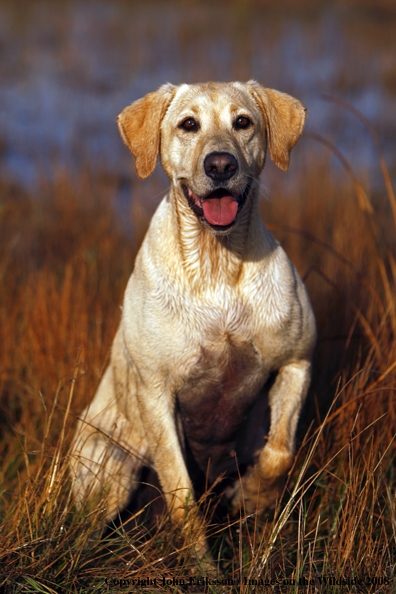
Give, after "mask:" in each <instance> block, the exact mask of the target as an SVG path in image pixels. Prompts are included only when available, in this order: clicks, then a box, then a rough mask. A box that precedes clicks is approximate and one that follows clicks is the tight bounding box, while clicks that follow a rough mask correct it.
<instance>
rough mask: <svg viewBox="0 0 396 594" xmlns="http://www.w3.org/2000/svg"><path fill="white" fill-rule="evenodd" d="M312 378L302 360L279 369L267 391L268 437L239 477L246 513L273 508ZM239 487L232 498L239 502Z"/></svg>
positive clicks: (304, 361)
mask: <svg viewBox="0 0 396 594" xmlns="http://www.w3.org/2000/svg"><path fill="white" fill-rule="evenodd" d="M310 379H311V364H310V362H309V361H306V360H301V361H297V362H294V363H291V364H289V365H285V366H284V367H282V368H281V369H280V370H279V373H278V375H277V378H276V380H275V383H274V385H273V386H272V388H271V390H270V393H269V405H270V409H271V426H270V432H269V436H268V441H267V443H266V445H265V447H264V448H263V449H262V450H261V452H260V453H259V457H258V461H257V463H256V464H255V466H254V468H253V470H252V472H251V473H250V474H249V475H248V476H247V477H246V478H245V479H244V480H243V481H242V489H243V499H244V503H245V507H246V511H247V512H248V513H253V512H255V511H263V510H265V509H268V508H273V507H274V506H275V503H276V499H277V497H278V496H279V495H280V494H281V491H282V485H283V478H284V476H285V475H286V473H287V472H288V470H289V469H290V467H291V465H292V463H293V456H294V448H295V436H296V429H297V423H298V419H299V416H300V412H301V408H302V406H303V404H304V401H305V397H306V395H307V391H308V387H309V383H310ZM241 502H242V498H241V492H240V491H239V492H238V493H237V494H236V495H235V497H234V500H233V503H234V505H238V504H241Z"/></svg>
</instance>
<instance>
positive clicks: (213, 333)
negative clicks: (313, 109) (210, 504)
mask: <svg viewBox="0 0 396 594" xmlns="http://www.w3.org/2000/svg"><path fill="white" fill-rule="evenodd" d="M240 113H241V114H245V115H246V114H248V116H249V118H251V120H252V124H253V125H252V126H251V128H250V129H249V130H247V131H246V130H245V131H244V132H243V134H242V133H241V132H240V131H239V130H236V129H235V126H234V124H233V122H234V121H235V117H237V116H238V114H240ZM187 116H188V117H194V118H195V119H196V120H197V121H199V122H200V127H199V130H198V132H196V133H186V132H185V131H183V129H181V128H180V121H182V120H183V118H185V117H187ZM304 120H305V109H304V108H303V107H302V105H301V104H300V103H299V102H298V101H297V100H296V99H293V98H292V97H290V96H288V95H285V94H283V93H279V92H277V91H274V90H269V89H264V88H263V87H261V86H260V85H259V84H258V83H256V82H255V81H250V82H249V83H246V84H242V83H229V84H225V83H208V84H202V85H181V86H179V87H174V86H172V85H164V86H163V87H161V88H160V89H159V90H158V91H156V92H155V93H150V94H149V95H147V96H146V97H145V98H143V99H139V100H138V101H136V102H135V103H133V104H132V105H131V106H129V107H127V108H126V109H125V110H124V111H123V112H122V114H120V116H119V118H118V124H119V128H120V132H121V135H122V137H123V139H124V141H125V143H126V144H127V146H128V147H129V149H130V150H131V152H132V154H133V155H134V157H135V159H136V170H137V173H138V175H139V176H140V177H141V178H145V177H147V176H148V175H150V174H151V173H152V171H153V170H154V168H155V166H156V162H157V158H158V154H159V152H160V154H161V163H162V166H163V168H164V170H165V172H166V173H167V175H168V177H169V179H170V181H171V189H170V193H169V195H168V196H167V197H166V198H164V199H163V201H162V202H161V204H160V205H159V207H158V209H157V211H156V213H155V214H154V217H153V219H152V221H151V224H150V227H149V230H148V232H147V235H146V237H145V239H144V242H143V244H142V247H141V249H140V251H139V254H138V256H137V258H136V262H135V268H134V271H133V274H132V276H131V278H130V280H129V283H128V286H127V289H126V292H125V299H124V304H123V310H122V319H121V322H120V326H119V329H118V332H117V335H116V338H115V340H114V344H113V348H112V355H111V362H110V365H109V367H108V369H107V371H106V373H105V375H104V377H103V379H102V382H101V384H100V386H99V388H98V390H97V393H96V395H95V397H94V399H93V401H92V403H91V405H90V406H89V407H88V408H87V409H86V410H85V411H84V412H83V413H82V415H81V420H80V421H79V424H78V427H77V429H76V435H75V440H74V450H73V458H72V462H71V472H72V477H73V482H74V493H75V496H76V499H77V501H81V500H82V498H83V497H84V496H86V495H87V494H88V493H89V492H92V491H96V490H98V489H101V488H103V489H104V490H105V493H106V500H107V508H108V512H109V515H110V516H111V517H114V516H115V515H116V514H117V512H118V510H120V509H122V508H123V507H125V505H126V504H127V502H128V501H129V499H130V498H131V496H132V495H133V493H134V491H135V490H136V488H137V486H138V484H139V479H140V476H141V472H142V469H143V467H144V466H145V465H147V466H150V467H152V468H154V469H155V471H156V472H157V474H158V477H159V481H160V484H161V487H162V490H163V492H164V496H165V498H166V501H167V504H168V506H169V509H170V510H171V516H172V518H173V520H174V521H175V522H186V519H185V518H186V517H185V511H184V506H185V502H186V500H187V499H188V498H189V501H190V503H191V502H193V497H191V493H192V492H193V485H192V484H191V479H190V477H189V474H188V471H187V467H186V461H185V446H186V443H187V442H188V446H189V450H190V452H191V454H192V455H193V457H194V459H195V461H196V463H197V464H198V466H199V467H200V468H201V470H202V471H203V472H206V469H207V468H208V467H209V477H208V478H209V480H210V481H213V480H215V479H216V478H217V476H219V474H220V473H222V472H227V473H229V474H230V473H233V472H235V470H236V460H235V455H236V458H237V461H238V464H239V465H240V467H246V468H249V471H248V472H247V473H246V476H244V477H243V480H242V484H240V483H239V482H238V481H236V483H235V485H234V488H232V489H230V490H228V494H229V496H230V497H231V498H232V503H233V505H235V506H239V505H240V504H241V501H242V497H243V498H244V502H245V505H246V509H247V511H248V512H253V511H255V510H263V509H265V508H268V507H271V506H273V505H274V503H275V500H276V497H277V496H278V494H279V492H280V489H281V486H282V479H283V477H284V475H285V474H286V473H287V471H288V470H289V468H290V466H291V464H292V460H293V455H294V444H295V432H296V427H297V422H298V418H299V414H300V411H301V407H302V405H303V402H304V399H305V396H306V393H307V390H308V386H309V382H310V370H311V356H312V351H313V347H314V343H315V333H316V331H315V321H314V317H313V313H312V309H311V306H310V303H309V299H308V296H307V294H306V291H305V288H304V286H303V283H302V281H301V279H300V277H299V275H298V273H297V271H296V270H295V268H294V267H293V265H292V264H291V262H290V261H289V259H288V258H287V256H286V254H285V253H284V251H283V250H282V248H281V247H280V246H279V244H278V243H277V241H276V240H275V239H274V238H273V237H272V236H271V234H270V233H269V232H268V230H267V229H266V228H265V227H264V225H263V224H262V222H261V220H260V216H259V209H258V178H259V175H260V172H261V170H262V168H263V167H264V163H265V155H266V150H267V139H268V145H269V146H268V148H269V152H270V155H271V158H272V159H273V161H274V162H275V163H276V164H277V165H278V166H279V167H280V168H281V169H283V170H286V169H287V168H288V166H289V158H290V151H291V149H292V148H293V146H294V145H295V143H296V142H297V140H298V138H299V136H300V134H301V131H302V128H303V125H304ZM213 151H226V152H229V153H232V154H233V155H235V157H236V158H237V160H238V164H239V170H238V174H237V175H235V176H234V177H235V178H232V179H231V180H230V181H229V182H227V184H228V186H227V187H228V188H229V189H230V191H232V192H234V193H241V192H242V191H243V188H245V187H246V184H247V183H248V182H250V183H251V187H250V192H249V195H248V198H247V200H246V203H245V204H244V206H243V208H242V209H241V212H240V213H239V214H238V217H237V222H236V224H235V225H234V227H233V228H232V229H230V231H229V232H227V233H225V234H222V233H216V232H213V231H212V230H210V229H208V228H207V225H206V226H205V221H202V220H200V217H199V216H197V215H196V213H195V212H193V210H192V209H191V208H190V206H189V204H188V202H187V200H186V196H185V194H184V192H183V189H182V184H186V185H188V187H189V188H190V189H191V191H192V192H194V193H195V194H197V195H200V196H201V195H202V196H205V195H207V194H208V192H210V191H212V190H213V188H214V186H213V183H212V181H211V180H210V179H209V178H208V176H207V175H205V171H204V168H203V161H204V159H205V156H206V155H208V154H210V153H211V152H213ZM274 373H276V374H277V375H276V379H275V382H274V383H273V385H272V387H271V390H270V393H269V406H270V409H271V426H270V431H269V435H268V440H267V442H266V444H265V442H264V427H263V422H264V421H263V419H261V416H260V415H262V416H263V417H264V409H265V406H264V405H263V402H262V401H261V400H260V398H262V396H260V395H262V387H263V386H264V384H265V383H266V381H267V380H268V378H269V376H270V374H274ZM95 428H97V429H95ZM264 445H265V447H264ZM253 464H254V466H253ZM187 522H188V520H187ZM197 551H198V554H199V555H200V556H201V557H203V556H204V555H205V551H206V541H205V537H204V536H201V537H200V539H199V541H198V544H197Z"/></svg>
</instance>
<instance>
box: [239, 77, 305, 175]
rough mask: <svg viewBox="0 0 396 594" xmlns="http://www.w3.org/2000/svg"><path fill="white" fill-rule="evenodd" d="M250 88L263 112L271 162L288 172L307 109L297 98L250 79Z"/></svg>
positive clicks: (248, 85)
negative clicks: (267, 87) (292, 151)
mask: <svg viewBox="0 0 396 594" xmlns="http://www.w3.org/2000/svg"><path fill="white" fill-rule="evenodd" d="M247 87H248V89H249V91H250V93H251V94H252V95H253V97H254V99H255V100H256V101H257V103H258V104H259V107H260V109H261V111H262V114H263V117H264V122H265V127H266V129H267V138H268V148H269V153H270V155H271V159H272V160H273V162H274V163H275V165H277V166H278V167H280V169H282V170H283V171H287V170H288V169H289V165H290V153H291V150H292V148H293V147H294V145H295V144H296V142H297V140H298V139H299V138H300V136H301V132H302V130H303V127H304V122H305V117H306V113H307V110H306V108H305V107H304V106H303V105H302V104H301V103H300V102H299V101H298V100H297V99H294V97H291V96H290V95H286V93H281V92H280V91H275V90H273V89H265V88H264V87H262V86H261V85H260V84H259V83H258V82H256V81H255V80H250V81H249V82H248V83H247Z"/></svg>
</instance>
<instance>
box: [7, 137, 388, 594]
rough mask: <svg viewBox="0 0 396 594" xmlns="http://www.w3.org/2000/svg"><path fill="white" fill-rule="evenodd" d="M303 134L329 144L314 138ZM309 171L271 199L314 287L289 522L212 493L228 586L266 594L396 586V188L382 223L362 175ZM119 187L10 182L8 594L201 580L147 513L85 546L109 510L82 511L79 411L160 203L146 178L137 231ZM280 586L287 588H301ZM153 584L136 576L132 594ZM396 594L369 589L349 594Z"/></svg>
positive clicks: (282, 510) (278, 224) (268, 208)
mask: <svg viewBox="0 0 396 594" xmlns="http://www.w3.org/2000/svg"><path fill="white" fill-rule="evenodd" d="M304 142H305V143H309V142H311V143H312V148H315V149H316V146H317V145H314V144H313V143H314V141H313V140H311V139H306V140H305V141H304ZM312 152H313V153H314V152H316V151H312ZM300 175H301V180H300V182H299V183H296V191H295V193H294V195H293V198H291V197H287V196H286V197H285V194H284V193H283V191H282V187H281V186H280V185H279V187H277V188H276V189H275V190H274V191H273V197H272V198H271V201H270V202H269V201H266V200H263V201H262V215H263V219H264V220H265V221H266V222H268V225H269V227H270V229H271V230H272V231H273V233H274V234H275V235H276V236H277V237H278V238H279V239H280V241H281V243H282V244H283V246H284V247H285V249H286V251H287V252H288V254H289V256H290V257H291V259H292V260H293V262H295V264H296V265H297V267H298V269H299V271H300V274H301V275H302V276H303V277H305V280H306V285H307V288H308V291H309V294H310V296H311V300H312V303H313V307H314V310H315V313H316V316H317V321H318V328H319V342H318V346H317V349H316V355H315V362H314V365H315V373H314V380H313V385H312V389H311V397H310V401H309V404H308V405H307V407H306V411H305V414H304V418H303V419H302V423H301V428H300V432H299V435H300V447H299V451H298V455H297V457H296V462H295V466H294V468H293V470H292V472H291V473H290V476H289V480H288V484H287V486H286V488H285V493H284V498H283V501H282V505H280V506H279V510H278V513H277V514H275V515H271V514H269V515H266V516H264V517H263V518H249V519H248V520H247V521H242V519H240V518H235V517H229V516H227V514H226V513H222V514H221V513H220V512H219V513H218V512H217V511H216V510H215V508H216V504H215V503H214V502H213V501H214V499H215V497H210V496H206V497H205V496H204V497H203V500H202V501H201V506H202V509H203V510H204V512H205V513H207V514H208V522H209V523H210V533H211V543H212V545H213V555H214V557H215V558H218V559H219V560H220V565H221V567H222V570H223V572H224V574H225V575H227V576H229V578H230V579H234V580H238V579H240V578H241V576H243V579H242V582H241V583H240V585H235V586H234V588H233V587H232V586H231V585H229V586H228V587H227V591H235V592H243V593H247V592H252V591H258V592H259V591H264V590H263V587H262V586H260V585H259V584H260V582H258V585H257V586H255V585H254V584H255V582H254V580H260V579H262V580H266V579H267V580H268V579H271V578H272V579H274V578H276V577H278V578H279V579H280V578H286V577H288V578H289V579H298V578H300V577H301V576H305V577H306V578H307V579H312V580H313V579H315V580H316V586H317V588H318V590H317V591H320V592H336V591H341V589H339V590H337V588H339V586H330V585H329V584H327V585H325V584H322V585H320V584H319V581H318V580H319V578H321V577H323V576H325V575H330V574H331V575H333V576H335V577H336V578H339V577H342V578H348V579H350V580H351V579H352V578H358V579H360V580H364V578H365V576H370V577H371V578H373V577H376V578H381V579H384V578H387V579H389V580H391V577H392V576H393V571H394V558H395V557H394V555H395V544H396V515H395V493H396V481H395V476H394V467H393V460H394V455H395V443H394V436H395V433H396V418H395V389H396V360H395V357H396V296H395V285H396V263H395V258H394V254H395V236H396V234H395V221H394V220H393V216H392V204H391V202H392V197H391V195H390V193H389V187H388V192H386V191H385V189H384V192H382V193H381V192H377V194H372V193H371V195H369V198H370V200H371V203H372V206H373V214H370V213H369V211H368V210H367V209H366V210H364V209H362V206H363V205H364V201H363V202H362V200H360V202H359V196H357V194H356V185H355V187H354V185H353V183H352V182H351V179H350V177H349V176H348V175H347V174H346V175H345V176H343V175H335V174H334V172H332V168H331V166H330V164H329V160H328V159H327V158H326V157H319V156H316V157H314V156H312V157H311V159H310V162H308V163H305V164H302V165H301V166H300ZM118 184H119V180H117V179H111V178H109V177H106V178H104V176H103V175H99V174H95V175H94V174H93V173H90V172H86V173H84V174H82V175H81V177H80V179H78V180H72V179H71V177H70V176H68V175H67V174H66V173H63V174H59V175H58V176H57V178H56V179H55V180H54V181H53V182H51V183H49V182H46V183H44V182H43V184H42V189H41V191H40V196H39V197H36V196H30V195H28V194H26V193H24V192H22V191H21V190H20V189H18V188H15V187H11V186H9V185H7V184H6V183H5V182H1V181H0V226H1V232H0V279H1V287H2V290H1V292H0V345H1V348H0V394H1V416H0V426H1V432H2V435H1V441H0V451H1V453H2V465H1V469H0V485H1V491H2V498H1V505H0V509H1V518H2V521H1V523H2V526H1V538H0V575H1V579H0V587H1V585H2V587H3V588H4V591H6V592H14V591H15V592H86V591H88V590H89V589H91V588H92V589H93V588H94V587H95V588H102V589H101V591H102V592H106V591H111V590H114V589H120V586H119V585H116V583H115V582H111V578H113V579H118V580H121V579H124V580H133V579H135V580H137V579H145V578H147V577H151V578H152V579H153V578H157V582H158V583H157V586H156V587H154V586H153V585H151V586H150V587H149V588H148V591H150V592H151V591H153V592H154V591H165V589H166V588H164V587H163V586H162V578H163V577H164V576H166V577H168V578H169V577H172V576H173V577H175V578H176V579H187V577H188V576H190V574H191V573H192V567H193V554H192V549H191V546H190V543H188V542H183V541H182V540H181V539H182V536H181V535H180V534H179V532H178V530H177V528H171V527H170V526H169V524H168V521H167V518H166V516H164V517H162V518H161V519H160V521H159V524H158V526H157V527H156V528H152V529H151V530H149V528H148V527H147V525H146V524H144V523H140V516H139V517H138V518H137V521H136V522H135V525H134V526H133V527H132V528H130V529H129V530H126V529H125V527H124V525H123V524H122V523H121V524H119V525H118V526H117V527H115V528H114V532H113V534H107V536H105V537H103V538H102V539H101V540H100V541H99V542H97V543H96V545H94V544H92V542H91V543H90V541H89V536H90V533H91V532H92V531H94V530H95V529H96V528H98V526H100V525H101V523H103V517H104V513H105V512H104V510H103V505H102V504H101V502H100V500H99V501H96V502H91V503H87V506H86V507H85V508H84V509H82V510H80V511H77V510H76V509H75V508H74V506H73V501H72V498H71V493H70V483H69V479H68V475H67V467H66V462H67V452H68V446H69V444H70V438H71V434H72V430H73V425H74V423H75V418H76V415H77V414H78V413H79V412H81V410H82V408H83V407H84V406H85V405H86V403H87V402H88V401H89V400H90V398H91V397H92V395H93V393H94V391H95V387H96V386H97V384H98V381H99V378H100V376H101V373H102V371H103V369H104V366H105V364H106V359H107V356H108V349H109V347H110V345H111V342H112V338H113V336H114V333H115V329H116V326H117V323H118V319H119V305H120V304H121V302H122V294H123V290H124V288H125V285H126V282H127V279H128V277H129V275H130V273H131V270H132V268H133V261H134V257H135V254H136V251H137V249H138V245H139V243H140V241H141V238H142V236H143V233H144V230H145V229H146V228H147V224H148V221H149V218H150V216H151V210H152V209H151V206H150V205H149V206H148V207H146V206H145V204H146V203H145V200H146V196H147V197H149V196H150V194H151V195H152V194H153V193H155V194H157V193H158V187H157V185H156V182H155V181H154V182H153V184H152V185H151V186H150V184H148V185H147V184H146V186H144V190H143V192H146V194H144V193H143V194H142V189H141V186H140V185H137V186H136V188H135V193H134V200H133V201H132V217H133V221H134V223H135V226H136V233H135V234H134V236H133V239H131V238H130V237H128V236H126V235H125V234H124V233H123V231H122V229H121V227H120V221H119V219H118V218H117V217H116V216H115V215H114V208H113V202H114V199H115V195H116V189H117V187H118ZM384 188H385V186H384ZM367 193H368V192H367ZM360 198H361V197H360ZM150 204H151V203H150ZM209 504H210V505H209ZM213 513H214V514H215V516H213ZM216 514H217V515H216ZM210 518H212V519H210ZM87 545H88V546H87ZM245 578H246V580H247V582H248V583H247V584H244V580H245ZM106 579H107V583H106ZM249 580H253V582H252V583H250V585H249ZM283 584H284V589H283V590H282V591H284V592H286V591H287V592H297V591H301V588H300V589H299V588H298V586H294V585H289V586H287V585H286V582H283ZM389 584H390V582H389ZM124 587H125V588H124ZM129 587H131V585H129ZM141 587H142V586H138V585H137V584H136V583H135V586H134V590H133V591H140V589H141ZM391 588H392V586H391V585H385V586H384V585H381V584H380V583H377V584H376V585H370V584H369V583H368V582H367V583H362V584H360V585H359V586H358V587H357V589H356V587H355V586H353V585H349V586H345V587H344V589H343V590H342V591H343V592H346V591H351V592H390V591H391ZM122 589H125V591H127V582H125V583H124V584H123V588H122ZM167 591H173V592H179V591H180V592H181V591H186V590H185V589H184V590H183V587H181V586H172V587H167ZM189 591H213V592H219V591H220V588H219V586H211V587H210V586H202V587H200V586H196V587H195V590H194V589H191V588H190V590H189ZM304 591H305V590H304ZM312 591H314V590H312Z"/></svg>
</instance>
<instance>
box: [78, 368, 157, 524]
mask: <svg viewBox="0 0 396 594" xmlns="http://www.w3.org/2000/svg"><path fill="white" fill-rule="evenodd" d="M114 379H115V378H114V369H113V367H112V365H109V367H108V368H107V371H106V373H105V375H104V376H103V379H102V381H101V383H100V385H99V388H98V391H97V393H96V395H95V398H94V400H93V401H92V403H91V405H90V406H89V407H88V408H87V409H86V410H85V411H84V412H83V413H82V415H81V416H80V421H79V423H78V426H77V430H76V433H75V437H74V443H73V446H72V453H71V459H70V471H71V475H72V480H73V494H74V497H75V501H76V503H77V505H81V503H82V501H83V499H84V498H85V497H88V496H90V495H97V494H98V493H100V492H102V493H103V495H104V499H105V505H106V507H107V511H108V514H109V516H110V518H114V517H115V516H116V515H117V513H118V511H119V510H121V509H123V508H124V507H125V506H126V505H127V504H128V502H129V500H130V498H131V496H132V494H133V492H134V491H135V489H136V488H137V486H138V481H139V478H140V474H141V471H142V468H143V466H144V465H145V464H147V463H148V461H147V457H146V456H147V449H148V448H147V443H146V439H145V437H144V434H143V431H142V427H141V421H140V418H139V416H138V414H137V415H136V416H135V417H134V418H133V419H127V418H126V416H125V415H124V414H122V412H121V411H120V407H119V402H118V401H117V394H116V388H115V386H116V383H115V381H114ZM135 412H136V413H137V411H135Z"/></svg>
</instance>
